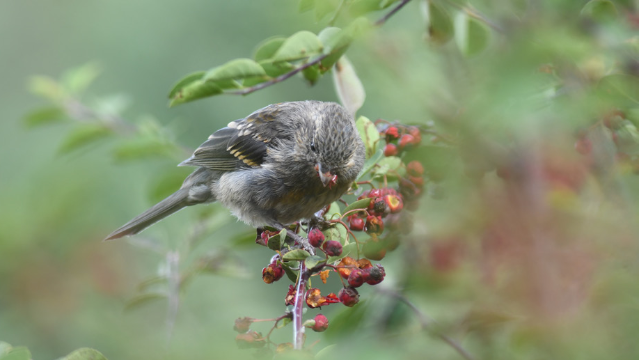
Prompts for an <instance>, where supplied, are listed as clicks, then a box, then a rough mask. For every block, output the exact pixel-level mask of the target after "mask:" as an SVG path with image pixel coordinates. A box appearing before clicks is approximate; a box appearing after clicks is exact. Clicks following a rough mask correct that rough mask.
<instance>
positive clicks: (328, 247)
mask: <svg viewBox="0 0 639 360" xmlns="http://www.w3.org/2000/svg"><path fill="white" fill-rule="evenodd" d="M322 250H324V252H325V253H326V255H328V256H340V255H342V244H341V243H340V242H339V241H335V240H330V241H327V242H325V243H324V245H323V246H322Z"/></svg>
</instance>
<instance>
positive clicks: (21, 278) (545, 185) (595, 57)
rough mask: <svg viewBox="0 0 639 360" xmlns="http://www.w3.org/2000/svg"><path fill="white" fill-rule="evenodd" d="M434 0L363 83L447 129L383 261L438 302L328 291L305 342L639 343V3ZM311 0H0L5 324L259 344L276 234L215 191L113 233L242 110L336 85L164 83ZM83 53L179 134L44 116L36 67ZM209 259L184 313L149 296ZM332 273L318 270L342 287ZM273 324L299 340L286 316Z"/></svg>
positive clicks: (403, 25)
mask: <svg viewBox="0 0 639 360" xmlns="http://www.w3.org/2000/svg"><path fill="white" fill-rule="evenodd" d="M388 3H389V4H390V3H391V2H388ZM420 3H421V2H420V1H417V0H414V1H412V2H411V3H409V4H408V5H407V6H406V8H404V9H402V10H401V11H400V12H398V13H397V14H396V15H394V16H393V17H392V18H391V19H390V20H389V21H388V23H387V24H385V25H384V26H383V27H382V28H379V29H375V30H374V31H372V32H371V33H370V34H368V35H366V36H365V37H363V38H361V39H358V40H357V41H355V42H354V43H353V45H352V47H351V48H350V49H349V51H348V56H349V59H350V60H351V62H352V63H353V66H354V67H355V69H356V71H357V74H358V76H359V78H360V80H361V82H362V84H363V86H364V88H365V90H366V101H365V103H364V105H363V107H362V108H361V109H360V110H359V112H358V114H360V115H365V116H367V117H369V118H370V119H378V118H382V119H386V120H391V121H392V120H398V121H400V122H402V123H409V124H418V125H423V126H431V127H433V129H435V131H436V132H438V133H441V134H442V137H437V136H435V137H433V138H432V139H430V138H429V139H428V140H427V141H426V143H427V144H426V146H424V148H423V149H421V150H416V152H415V153H414V154H412V155H411V156H412V158H415V159H418V160H420V161H423V162H424V164H425V167H426V171H427V175H428V176H427V182H428V184H427V187H426V188H425V191H424V195H423V198H422V201H421V203H420V207H419V209H417V210H416V211H415V212H414V224H415V226H414V230H413V232H412V233H411V235H407V236H404V237H403V238H402V240H401V244H400V247H399V248H398V249H397V250H396V251H393V252H390V253H389V254H388V255H387V256H386V258H385V259H384V261H383V264H384V266H385V267H386V273H387V274H388V276H387V279H386V280H385V283H384V285H386V286H389V287H390V288H397V289H400V290H405V295H406V297H408V298H409V299H410V300H411V301H413V303H414V304H416V305H417V306H418V307H419V308H420V309H421V310H422V311H423V312H424V313H425V314H426V315H427V316H428V317H429V318H432V319H434V320H435V321H436V324H435V325H434V328H433V329H432V332H423V331H420V326H419V323H418V322H417V320H416V317H417V316H416V315H415V314H413V313H411V312H410V310H409V309H408V308H407V307H405V306H404V305H403V304H398V303H397V302H396V301H393V300H390V299H389V298H388V297H385V296H383V295H380V294H377V293H376V292H375V291H374V289H370V287H369V289H366V290H362V292H361V293H362V299H366V302H365V303H364V304H362V305H360V306H358V307H357V308H355V309H344V307H343V306H339V304H336V305H332V306H330V307H326V308H325V309H322V311H321V312H322V313H324V314H326V315H327V316H328V317H329V321H333V320H335V321H334V323H331V326H332V328H331V329H330V330H329V331H328V332H327V333H325V334H316V333H310V332H309V334H308V340H307V343H308V344H310V343H313V342H314V341H316V340H320V342H319V343H318V344H317V345H315V347H314V349H313V352H315V351H316V350H318V349H321V348H324V347H326V346H327V345H330V344H335V345H336V348H334V350H335V351H337V349H339V351H341V354H342V355H341V356H347V357H349V358H374V359H375V358H379V359H384V358H389V357H390V356H393V357H399V358H412V359H421V358H425V357H426V358H434V359H458V358H460V356H459V354H458V353H456V352H455V351H453V350H452V349H451V348H450V347H449V346H448V345H447V344H445V343H444V342H443V341H442V340H441V339H439V338H438V337H437V336H436V334H439V333H446V334H449V335H450V336H452V337H454V338H455V339H457V341H459V342H460V343H461V344H463V345H464V346H465V347H466V348H467V350H468V351H469V352H470V353H472V354H473V355H474V357H475V358H477V359H540V358H543V359H554V358H562V359H566V358H578V359H601V358H625V359H629V358H637V357H639V345H637V343H636V341H635V339H634V338H635V335H636V334H637V331H639V327H638V326H639V325H638V324H639V302H638V300H639V298H638V296H639V286H637V282H636V279H637V274H638V270H639V263H638V262H637V250H638V244H637V235H638V234H639V232H638V230H639V229H637V213H636V205H635V204H636V200H638V196H637V195H638V193H637V190H639V182H638V181H637V179H638V178H637V176H636V175H635V174H634V173H635V172H636V171H637V169H639V166H638V164H639V163H638V162H637V161H636V157H637V156H639V150H638V149H639V135H638V134H639V133H638V132H637V128H636V126H635V125H636V123H637V122H639V110H638V109H639V96H638V95H637V94H638V91H637V89H638V88H639V85H637V84H639V83H638V82H637V76H638V75H639V62H638V60H637V59H639V56H638V54H639V51H638V49H639V38H638V36H637V33H638V30H639V15H638V13H637V8H638V7H639V4H638V3H637V1H632V0H625V1H613V2H610V1H599V3H597V4H595V5H596V7H595V10H592V8H593V6H594V5H592V4H591V3H592V2H588V1H581V0H557V1H550V0H548V1H525V0H521V1H505V0H503V1H499V0H492V1H489V0H482V1H470V4H471V5H472V7H469V5H468V4H467V3H466V2H464V1H451V2H448V1H443V2H442V3H443V5H442V6H441V7H440V8H443V9H447V10H446V11H449V12H450V13H451V18H454V16H452V15H454V13H453V11H462V12H463V11H464V9H466V10H468V9H473V10H472V11H471V12H470V14H472V15H476V16H477V18H478V19H480V20H481V21H480V22H481V24H482V25H481V26H482V30H481V32H480V34H481V35H478V36H479V37H480V39H479V40H478V39H477V38H473V36H476V34H477V33H473V32H470V33H469V34H470V37H471V40H469V41H472V42H473V44H477V43H479V44H480V45H477V46H479V47H480V48H481V49H474V48H472V46H471V47H470V48H469V45H468V43H465V45H464V40H463V39H461V40H460V39H458V38H457V39H453V40H451V39H450V38H449V35H450V34H449V33H450V31H452V30H451V29H452V27H453V25H454V24H453V23H452V22H451V23H450V24H449V23H444V24H443V25H442V23H438V24H437V25H434V23H432V20H433V15H432V14H433V10H432V8H430V14H431V23H429V22H428V21H426V22H425V21H424V16H423V12H424V10H423V9H424V6H423V5H422V4H420ZM438 3H439V2H438ZM602 3H603V5H602ZM608 3H610V4H612V8H611V7H610V6H609V5H608ZM588 4H590V5H588ZM585 6H586V7H585ZM588 6H590V8H588ZM426 7H428V6H426ZM297 8H298V1H294V0H267V1H249V0H235V1H202V0H186V1H181V2H167V1H148V0H138V1H122V0H113V1H108V2H99V1H94V0H88V1H86V0H85V1H78V0H60V1H55V2H53V1H44V0H34V1H28V2H27V1H17V0H5V1H2V2H0V49H1V50H0V51H1V53H2V56H1V58H2V60H1V61H2V67H1V68H0V69H1V70H0V71H1V72H2V81H0V94H1V95H2V96H1V97H0V109H1V110H0V114H1V115H2V121H0V146H1V147H2V148H1V151H0V164H2V170H1V171H0V184H1V185H2V187H1V188H0V204H2V206H1V207H0V341H6V342H8V343H10V344H12V345H14V346H27V347H28V348H29V349H30V351H31V353H32V355H33V359H56V358H58V357H61V356H64V355H66V354H68V353H70V352H71V351H73V350H74V349H77V348H80V347H92V348H95V349H98V350H99V351H101V352H102V353H103V354H104V355H105V356H106V357H108V358H110V359H148V358H159V359H183V358H196V359H200V358H213V359H217V358H221V357H222V358H223V357H233V358H241V357H253V352H252V350H240V349H237V346H236V344H235V341H234V338H235V335H236V333H235V332H234V331H233V322H234V320H235V319H236V318H238V317H243V316H249V317H255V318H273V317H277V316H279V315H281V314H282V312H283V310H284V306H283V297H284V295H285V293H286V290H287V285H288V284H285V283H284V281H282V282H279V283H275V284H271V285H267V284H265V283H264V282H263V281H262V279H261V277H260V273H261V269H262V268H263V267H264V266H266V265H267V264H268V261H269V259H270V256H271V255H272V252H270V251H268V249H265V248H263V247H260V246H256V245H254V243H253V240H254V230H253V229H251V228H249V227H247V226H246V225H244V224H242V223H238V222H237V221H236V220H235V219H234V218H232V217H231V216H230V215H228V214H227V212H226V210H224V209H223V208H221V207H219V206H218V205H212V206H209V207H205V208H204V209H195V208H193V209H191V208H190V209H186V210H184V211H181V212H179V213H178V214H176V215H174V216H172V217H171V218H168V219H167V220H165V221H163V222H161V223H160V224H157V225H156V226H153V227H152V228H150V229H149V230H147V231H145V232H144V233H143V234H141V235H140V236H139V237H136V238H135V239H134V240H122V239H120V240H117V241H112V242H108V243H104V242H101V239H103V238H104V237H105V236H106V235H107V234H108V233H110V232H111V231H112V230H113V229H115V228H117V227H119V226H120V225H122V224H123V223H124V222H126V221H128V220H129V219H130V218H132V217H133V216H135V215H137V214H138V213H140V212H141V211H143V210H145V209H146V208H147V207H149V206H150V205H152V204H153V203H154V202H155V201H157V200H158V199H159V198H161V197H162V196H163V195H165V194H166V193H167V192H170V191H172V190H174V189H175V188H177V187H178V186H179V184H180V182H181V180H182V179H183V178H184V176H186V175H187V174H188V173H189V169H182V168H181V169H177V168H176V164H177V163H179V162H180V161H181V160H182V159H184V158H186V157H188V155H189V154H190V151H191V150H192V149H194V148H196V147H197V146H198V145H199V144H200V143H201V142H203V141H204V140H205V139H206V137H208V135H209V134H211V133H212V132H213V131H215V130H216V129H218V128H219V127H221V126H224V125H225V124H227V123H228V122H229V121H231V120H234V119H238V118H241V117H244V116H246V115H247V114H249V113H250V112H252V111H253V110H256V109H258V108H261V107H263V106H265V105H268V104H271V103H275V102H283V101H294V100H305V99H315V100H324V101H337V100H338V98H337V95H336V94H335V90H334V88H333V83H332V81H331V79H330V76H327V77H325V78H322V79H320V80H319V81H318V83H317V84H316V85H315V86H312V87H311V86H309V85H308V84H307V83H306V82H305V81H303V80H301V79H298V78H293V79H290V80H289V81H286V82H284V83H281V84H277V85H275V86H272V87H268V88H266V89H264V90H261V91H258V92H256V93H253V94H251V95H249V96H246V97H240V96H231V95H227V96H218V97H213V98H210V99H205V100H200V101H196V102H193V103H191V104H187V105H182V106H179V107H175V108H169V107H168V106H167V104H168V99H167V94H168V92H169V90H170V89H171V87H172V86H173V85H174V84H175V82H176V81H177V80H178V79H180V78H182V77H183V76H184V75H185V74H188V73H191V72H193V71H198V70H207V69H210V68H212V67H214V66H217V65H220V64H222V63H225V62H226V61H229V60H232V59H234V58H240V57H251V55H252V54H253V51H254V49H255V47H256V45H257V44H259V43H260V42H261V41H262V40H264V39H265V38H267V37H270V36H275V35H279V36H290V35H291V34H293V33H295V32H296V31H299V30H303V29H305V30H309V31H312V32H315V33H317V32H319V31H320V30H321V29H323V28H324V27H325V26H326V25H327V24H326V23H327V22H326V19H324V20H322V21H320V22H319V23H316V21H315V20H316V19H315V16H314V14H313V13H312V12H310V13H309V12H306V13H302V14H300V13H299V12H298V10H297ZM440 8H437V9H440ZM437 9H436V10H437ZM460 9H461V10H460ZM584 9H585V10H584ZM610 9H612V10H610ZM385 11H386V12H387V11H388V10H385ZM384 13H385V12H384V11H380V12H373V13H372V14H370V15H369V16H370V17H371V19H377V18H379V17H380V16H382V15H383V14H384ZM478 14H479V15H478ZM340 21H341V22H340ZM340 21H338V22H337V24H336V26H344V25H346V24H348V17H345V18H343V19H341V20H340ZM429 24H430V27H429ZM473 24H475V23H473ZM472 26H474V25H472ZM455 28H456V29H457V30H458V28H457V25H455ZM447 29H448V30H447ZM460 49H461V51H460ZM86 64H89V65H86ZM74 68H75V69H77V68H80V69H82V70H80V72H81V73H82V74H83V75H82V76H85V77H92V76H93V75H92V74H95V75H96V76H97V77H96V79H95V81H94V82H92V84H91V86H90V87H88V89H86V90H84V91H82V96H81V99H79V100H81V103H80V104H81V105H82V108H79V111H80V115H81V116H79V118H81V119H82V118H83V117H84V118H91V117H92V116H93V115H94V114H93V115H92V114H89V115H87V114H86V113H83V111H84V110H86V109H94V110H95V111H97V112H99V113H100V114H111V115H113V116H115V117H117V121H120V120H123V121H124V122H125V123H130V124H136V126H138V129H142V130H140V131H142V132H147V133H148V134H153V136H154V139H157V138H160V139H163V142H162V144H161V146H160V147H159V150H154V151H151V152H150V153H144V154H140V153H139V152H136V151H135V149H136V146H137V145H136V142H135V141H136V140H135V139H134V138H131V139H129V140H128V142H127V140H126V139H127V136H129V137H130V134H127V128H126V126H125V127H124V128H122V129H120V130H122V131H121V132H118V133H117V134H115V135H113V134H112V135H109V136H103V137H102V136H97V137H96V139H97V138H99V139H97V140H99V141H92V142H90V144H88V146H84V147H80V146H79V145H78V142H81V140H80V141H79V140H77V136H76V138H75V140H74V139H73V138H72V136H71V135H70V134H71V133H73V131H74V129H76V127H77V126H78V125H77V124H78V121H71V120H66V121H60V122H59V123H57V124H47V125H46V126H29V124H31V125H33V123H34V121H37V119H36V120H33V117H32V118H31V122H29V120H27V121H26V122H25V120H24V118H25V116H26V115H27V114H29V113H32V112H33V111H34V109H41V107H43V106H47V104H48V101H47V100H44V99H42V97H38V96H37V95H34V92H35V93H39V94H42V93H43V92H45V93H46V92H47V91H48V90H47V89H49V90H50V88H47V86H48V85H47V84H48V83H47V81H46V80H44V81H43V80H42V79H43V78H42V77H40V78H37V79H40V80H37V79H36V80H33V77H34V76H45V77H50V78H53V79H62V80H61V81H72V80H69V78H70V77H71V78H72V77H73V76H74V75H73V74H74V73H73V72H69V70H70V69H74ZM77 71H78V70H76V73H75V74H76V75H77ZM98 73H99V75H97V74H98ZM65 74H66V75H65ZM87 74H89V75H87ZM65 76H66V80H65ZM30 79H31V80H30ZM29 84H31V85H29ZM43 84H44V85H43ZM79 86H80V85H79ZM30 89H31V90H30ZM43 89H44V90H43ZM83 109H84V110H83ZM116 114H117V115H116ZM80 122H81V121H80ZM433 124H434V125H433ZM70 137H71V138H70ZM120 138H125V141H124V144H125V145H122V143H121V140H120ZM441 138H446V139H452V140H451V141H450V142H449V145H450V144H452V146H449V147H444V146H439V145H441ZM154 141H155V140H154ZM175 144H180V145H179V146H176V145H175ZM575 144H577V145H576V146H577V151H575ZM132 149H133V150H132ZM193 264H200V265H202V264H203V265H202V266H203V267H204V268H206V269H207V270H210V271H208V273H209V274H206V275H203V276H197V277H193V279H191V281H189V282H188V286H187V287H185V288H184V289H181V291H180V294H181V296H180V297H179V311H178V313H177V315H176V316H175V317H173V316H172V314H171V307H169V306H168V303H167V300H166V299H163V298H162V299H157V298H153V296H150V297H144V296H143V297H138V296H139V294H141V293H148V291H147V290H148V289H152V288H153V287H154V286H156V285H158V284H157V282H159V281H158V280H157V277H158V276H166V275H167V274H168V275H171V274H175V269H176V268H178V269H188V268H189V266H191V265H193ZM333 280H334V281H333V282H332V283H331V282H330V281H329V284H328V285H322V286H323V287H322V286H320V287H322V289H323V290H322V291H324V289H326V291H334V292H337V291H338V290H339V287H340V285H339V284H338V283H337V284H336V281H335V279H333ZM159 285H163V284H159ZM132 299H133V301H132ZM136 299H137V300H136ZM173 300H175V299H173ZM142 305H143V306H142ZM315 313H317V310H313V311H312V312H311V314H315ZM173 318H174V320H172V319H173ZM262 325H263V326H262ZM269 329H270V325H269V324H259V325H258V326H256V330H258V331H262V332H264V333H266V332H268V331H269ZM433 334H435V336H433ZM273 340H274V341H276V342H288V341H291V329H290V328H288V327H287V328H283V329H280V330H276V332H275V335H273Z"/></svg>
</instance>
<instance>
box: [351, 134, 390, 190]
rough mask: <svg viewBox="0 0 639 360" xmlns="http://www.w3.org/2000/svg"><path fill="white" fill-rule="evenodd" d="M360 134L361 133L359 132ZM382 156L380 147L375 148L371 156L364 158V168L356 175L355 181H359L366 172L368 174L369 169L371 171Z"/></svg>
mask: <svg viewBox="0 0 639 360" xmlns="http://www.w3.org/2000/svg"><path fill="white" fill-rule="evenodd" d="M360 135H361V133H360ZM378 147H379V146H378ZM383 156H384V151H383V150H382V149H377V151H376V152H375V154H373V156H371V157H370V158H368V159H367V160H366V162H364V168H363V169H362V172H360V173H359V175H358V176H357V181H359V180H360V179H362V178H363V177H364V176H365V175H366V174H368V172H369V171H371V170H372V169H373V168H374V167H375V165H377V162H378V161H379V160H380V159H381V158H382V157H383Z"/></svg>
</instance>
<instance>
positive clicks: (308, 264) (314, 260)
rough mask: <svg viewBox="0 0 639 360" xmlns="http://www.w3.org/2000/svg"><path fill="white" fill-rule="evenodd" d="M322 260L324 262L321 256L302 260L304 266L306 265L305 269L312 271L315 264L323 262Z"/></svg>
mask: <svg viewBox="0 0 639 360" xmlns="http://www.w3.org/2000/svg"><path fill="white" fill-rule="evenodd" d="M324 260H326V258H325V257H323V256H319V255H313V256H311V257H308V258H306V259H305V260H304V264H306V268H307V269H312V268H314V267H315V266H317V264H319V263H321V262H324Z"/></svg>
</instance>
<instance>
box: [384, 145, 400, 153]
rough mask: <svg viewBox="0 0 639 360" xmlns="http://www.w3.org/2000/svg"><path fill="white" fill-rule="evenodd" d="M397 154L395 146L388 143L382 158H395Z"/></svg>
mask: <svg viewBox="0 0 639 360" xmlns="http://www.w3.org/2000/svg"><path fill="white" fill-rule="evenodd" d="M398 152H399V151H397V145H395V144H391V143H388V144H386V146H384V156H395V155H397V153H398Z"/></svg>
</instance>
